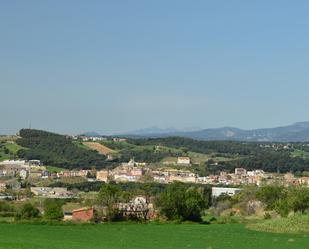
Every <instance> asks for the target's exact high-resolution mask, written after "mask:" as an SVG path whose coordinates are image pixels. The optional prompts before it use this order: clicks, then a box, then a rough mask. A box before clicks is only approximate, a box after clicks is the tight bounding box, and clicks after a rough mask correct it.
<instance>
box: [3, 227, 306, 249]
mask: <svg viewBox="0 0 309 249" xmlns="http://www.w3.org/2000/svg"><path fill="white" fill-rule="evenodd" d="M308 247H309V237H307V236H306V235H285V234H271V233H263V232H256V231H250V230H246V229H245V228H244V227H243V226H242V225H238V224H234V225H194V224H181V225H172V224H168V225H167V224H165V225H155V224H151V225H142V224H108V225H67V226H61V225H59V226H56V225H55V226H51V225H26V224H0V248H1V249H2V248H6V249H58V248H59V249H72V248H81V249H88V248H89V249H90V248H94V249H96V248H102V249H103V248H104V249H121V248H124V249H131V248H132V249H142V248H143V249H144V248H149V249H172V248H173V249H181V248H192V249H202V248H203V249H210V248H211V249H233V248H235V249H268V248H271V249H285V248H291V249H292V248H293V249H298V248H299V249H304V248H308Z"/></svg>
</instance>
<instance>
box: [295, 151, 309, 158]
mask: <svg viewBox="0 0 309 249" xmlns="http://www.w3.org/2000/svg"><path fill="white" fill-rule="evenodd" d="M291 155H292V156H293V157H301V158H304V159H308V158H309V152H308V151H303V150H294V151H293V152H291Z"/></svg>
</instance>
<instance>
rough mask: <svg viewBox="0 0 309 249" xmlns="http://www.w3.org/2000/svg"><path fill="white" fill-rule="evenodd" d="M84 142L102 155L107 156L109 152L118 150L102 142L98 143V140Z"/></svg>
mask: <svg viewBox="0 0 309 249" xmlns="http://www.w3.org/2000/svg"><path fill="white" fill-rule="evenodd" d="M83 144H84V145H86V146H87V147H88V148H90V149H92V150H95V151H97V152H99V154H102V155H105V156H106V155H108V154H113V153H115V152H116V151H114V150H112V149H110V148H108V147H106V146H105V145H102V144H100V143H97V142H84V143H83Z"/></svg>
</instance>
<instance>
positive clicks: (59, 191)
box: [30, 187, 74, 199]
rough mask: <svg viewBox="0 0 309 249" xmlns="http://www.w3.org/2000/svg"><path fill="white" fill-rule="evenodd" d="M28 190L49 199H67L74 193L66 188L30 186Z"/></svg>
mask: <svg viewBox="0 0 309 249" xmlns="http://www.w3.org/2000/svg"><path fill="white" fill-rule="evenodd" d="M30 190H31V193H33V194H34V195H35V196H37V197H44V198H50V199H69V198H73V197H74V194H73V193H72V192H71V191H68V190H67V188H52V187H31V188H30Z"/></svg>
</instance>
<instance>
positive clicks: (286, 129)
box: [120, 122, 309, 142]
mask: <svg viewBox="0 0 309 249" xmlns="http://www.w3.org/2000/svg"><path fill="white" fill-rule="evenodd" d="M120 136H126V137H142V138H158V137H169V136H182V137H188V138H193V139H199V140H235V141H257V142H271V141H273V142H275V141H276V142H305V141H309V122H298V123H295V124H293V125H289V126H283V127H275V128H265V129H254V130H243V129H238V128H234V127H223V128H215V129H204V130H189V131H187V130H186V131H179V130H177V129H175V128H168V129H158V128H156V127H152V128H149V129H142V130H137V131H134V132H128V133H127V134H121V135H120Z"/></svg>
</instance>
